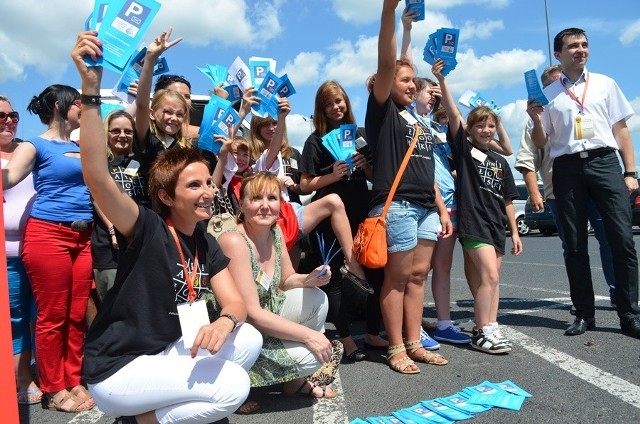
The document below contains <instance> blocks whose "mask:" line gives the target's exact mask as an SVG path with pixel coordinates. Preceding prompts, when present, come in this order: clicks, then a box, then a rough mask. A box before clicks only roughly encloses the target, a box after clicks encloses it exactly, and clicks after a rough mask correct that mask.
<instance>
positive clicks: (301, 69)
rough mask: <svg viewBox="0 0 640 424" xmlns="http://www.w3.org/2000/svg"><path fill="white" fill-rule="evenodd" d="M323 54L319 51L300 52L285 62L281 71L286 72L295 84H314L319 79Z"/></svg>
mask: <svg viewBox="0 0 640 424" xmlns="http://www.w3.org/2000/svg"><path fill="white" fill-rule="evenodd" d="M324 59H325V57H324V55H323V54H322V53H319V52H301V53H298V55H297V56H296V57H295V58H293V61H289V62H287V63H286V64H285V66H284V68H283V69H282V72H283V73H285V74H287V76H288V77H289V79H290V80H291V81H292V82H293V83H294V84H295V85H302V84H315V83H316V82H317V81H319V80H320V67H321V65H322V63H323V62H324Z"/></svg>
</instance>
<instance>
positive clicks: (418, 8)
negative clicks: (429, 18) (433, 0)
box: [405, 0, 424, 21]
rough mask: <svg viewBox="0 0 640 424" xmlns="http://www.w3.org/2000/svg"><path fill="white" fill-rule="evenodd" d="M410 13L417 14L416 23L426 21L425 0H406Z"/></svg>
mask: <svg viewBox="0 0 640 424" xmlns="http://www.w3.org/2000/svg"><path fill="white" fill-rule="evenodd" d="M405 4H406V6H407V8H408V10H409V11H412V12H413V11H415V12H416V21H424V0H405Z"/></svg>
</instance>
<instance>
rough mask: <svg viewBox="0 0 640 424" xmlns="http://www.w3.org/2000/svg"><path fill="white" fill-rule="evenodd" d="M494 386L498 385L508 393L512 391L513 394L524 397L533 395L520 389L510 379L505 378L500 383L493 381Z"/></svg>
mask: <svg viewBox="0 0 640 424" xmlns="http://www.w3.org/2000/svg"><path fill="white" fill-rule="evenodd" d="M493 384H495V385H496V386H498V387H500V388H501V389H502V390H506V391H507V392H509V393H513V394H514V395H518V396H524V397H533V395H532V394H531V393H529V392H527V391H526V390H524V389H522V388H521V387H520V386H518V385H517V384H516V383H514V382H513V381H511V380H505V381H503V382H502V383H493Z"/></svg>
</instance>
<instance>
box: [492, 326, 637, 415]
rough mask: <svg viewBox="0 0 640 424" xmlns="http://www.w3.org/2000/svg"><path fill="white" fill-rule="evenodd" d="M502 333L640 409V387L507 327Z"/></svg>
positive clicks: (532, 351)
mask: <svg viewBox="0 0 640 424" xmlns="http://www.w3.org/2000/svg"><path fill="white" fill-rule="evenodd" d="M500 330H501V331H502V333H503V334H504V335H505V336H506V337H508V338H509V339H511V341H512V342H514V343H518V344H519V345H521V346H522V347H523V348H524V349H526V350H528V351H529V352H531V353H533V354H535V355H538V356H539V357H541V358H542V359H544V360H546V361H548V362H550V363H551V364H553V365H555V366H556V367H558V368H560V369H562V370H564V371H566V372H568V373H570V374H573V375H574V376H576V377H578V378H580V379H582V380H584V381H586V382H587V383H589V384H591V385H593V386H596V387H598V388H599V389H602V390H604V391H605V392H608V393H610V394H611V395H613V396H615V397H617V398H618V399H620V400H622V401H624V402H626V403H628V404H630V405H632V406H635V407H636V408H639V409H640V386H637V385H635V384H632V383H630V382H628V381H626V380H624V379H622V378H620V377H616V376H615V375H613V374H611V373H608V372H606V371H604V370H601V369H600V368H598V367H595V366H593V365H591V364H589V363H587V362H585V361H582V360H580V359H577V358H574V357H573V356H570V355H567V354H565V353H563V352H560V351H559V350H556V349H553V348H550V347H549V346H546V345H543V344H541V343H538V341H537V340H535V339H533V338H531V337H529V336H527V335H526V334H523V333H521V332H519V331H517V330H514V329H513V328H511V327H509V326H506V325H505V326H500Z"/></svg>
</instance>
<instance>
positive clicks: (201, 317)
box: [178, 300, 210, 349]
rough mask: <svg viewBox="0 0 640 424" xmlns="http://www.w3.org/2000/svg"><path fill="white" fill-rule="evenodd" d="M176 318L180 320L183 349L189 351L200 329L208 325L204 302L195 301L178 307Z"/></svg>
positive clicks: (207, 314)
mask: <svg viewBox="0 0 640 424" xmlns="http://www.w3.org/2000/svg"><path fill="white" fill-rule="evenodd" d="M178 318H179V319H180V328H181V329H182V340H183V341H184V347H185V348H186V349H190V348H191V346H193V341H194V340H195V339H196V336H197V335H198V331H200V328H201V327H202V326H204V325H207V324H210V322H209V313H208V312H207V304H206V302H205V301H204V300H197V301H195V302H193V303H189V302H187V303H183V304H180V305H178Z"/></svg>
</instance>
